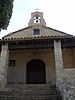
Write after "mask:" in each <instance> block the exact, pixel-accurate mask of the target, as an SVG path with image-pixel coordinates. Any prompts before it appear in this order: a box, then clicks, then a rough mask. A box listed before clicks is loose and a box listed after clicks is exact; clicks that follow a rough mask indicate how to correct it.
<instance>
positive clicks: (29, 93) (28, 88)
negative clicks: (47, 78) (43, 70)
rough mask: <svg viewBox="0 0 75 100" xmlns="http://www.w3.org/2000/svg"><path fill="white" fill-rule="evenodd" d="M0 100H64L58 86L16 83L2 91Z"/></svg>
mask: <svg viewBox="0 0 75 100" xmlns="http://www.w3.org/2000/svg"><path fill="white" fill-rule="evenodd" d="M0 100H62V97H61V95H60V92H59V91H57V89H56V86H50V85H44V84H43V85H25V86H23V85H21V86H18V85H15V86H9V87H7V88H5V89H4V90H2V91H0Z"/></svg>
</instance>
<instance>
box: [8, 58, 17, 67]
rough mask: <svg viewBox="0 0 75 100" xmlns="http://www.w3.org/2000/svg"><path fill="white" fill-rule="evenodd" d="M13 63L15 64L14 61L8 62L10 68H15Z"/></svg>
mask: <svg viewBox="0 0 75 100" xmlns="http://www.w3.org/2000/svg"><path fill="white" fill-rule="evenodd" d="M15 62H16V61H15V60H13V59H12V60H10V61H9V66H10V67H15Z"/></svg>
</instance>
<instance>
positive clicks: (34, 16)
mask: <svg viewBox="0 0 75 100" xmlns="http://www.w3.org/2000/svg"><path fill="white" fill-rule="evenodd" d="M34 25H41V26H46V22H45V20H44V18H43V12H38V11H36V12H33V13H31V19H30V21H29V23H28V26H34Z"/></svg>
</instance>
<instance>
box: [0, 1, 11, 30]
mask: <svg viewBox="0 0 75 100" xmlns="http://www.w3.org/2000/svg"><path fill="white" fill-rule="evenodd" d="M12 9H13V0H0V30H1V29H7V27H8V25H9V22H10V18H11V16H12Z"/></svg>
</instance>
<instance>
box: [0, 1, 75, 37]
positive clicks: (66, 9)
mask: <svg viewBox="0 0 75 100" xmlns="http://www.w3.org/2000/svg"><path fill="white" fill-rule="evenodd" d="M13 5H14V6H13V13H12V17H11V20H10V23H9V26H8V28H7V30H2V31H1V32H0V38H2V37H3V36H4V35H7V34H8V33H11V32H14V31H17V30H19V29H22V28H25V27H27V26H28V22H29V20H30V18H31V13H32V12H35V11H36V10H35V9H37V8H38V9H39V10H38V11H39V12H43V17H44V19H45V21H46V26H48V27H51V28H53V29H56V30H59V31H62V32H65V33H68V34H72V35H75V0H14V3H13Z"/></svg>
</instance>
